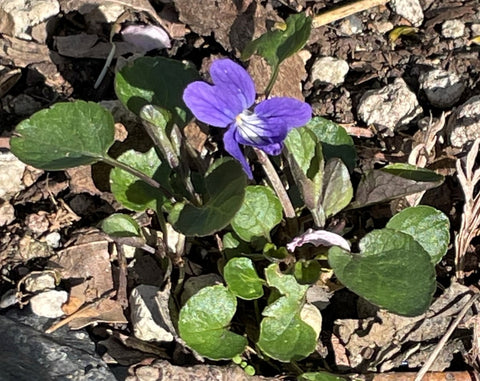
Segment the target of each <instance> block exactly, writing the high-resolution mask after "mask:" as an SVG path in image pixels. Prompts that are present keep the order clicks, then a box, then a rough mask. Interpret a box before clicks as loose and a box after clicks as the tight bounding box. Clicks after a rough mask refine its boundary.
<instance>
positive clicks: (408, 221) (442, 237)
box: [386, 205, 450, 264]
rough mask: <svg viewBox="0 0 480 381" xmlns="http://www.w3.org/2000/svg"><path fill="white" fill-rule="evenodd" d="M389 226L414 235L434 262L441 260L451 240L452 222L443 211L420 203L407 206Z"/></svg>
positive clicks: (389, 222) (394, 217)
mask: <svg viewBox="0 0 480 381" xmlns="http://www.w3.org/2000/svg"><path fill="white" fill-rule="evenodd" d="M386 227H387V228H389V229H393V230H397V231H400V232H402V233H406V234H408V235H410V236H412V237H413V239H414V240H415V241H417V242H418V243H419V244H420V245H422V247H423V248H424V249H425V251H426V252H427V253H428V254H429V255H430V257H431V261H432V263H433V264H437V263H438V262H440V260H441V259H442V257H443V256H444V255H445V253H446V252H447V248H448V243H449V242H450V222H449V220H448V217H447V216H446V215H445V214H444V213H442V212H441V211H439V210H437V209H435V208H432V207H431V206H426V205H420V206H415V207H411V208H406V209H404V210H402V211H401V212H400V213H398V214H396V215H395V216H393V217H392V218H391V219H390V221H388V223H387V226H386Z"/></svg>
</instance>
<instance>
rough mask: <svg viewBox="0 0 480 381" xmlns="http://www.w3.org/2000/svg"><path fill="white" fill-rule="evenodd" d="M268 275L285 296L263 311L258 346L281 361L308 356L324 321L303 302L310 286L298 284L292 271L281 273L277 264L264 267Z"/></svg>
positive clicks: (312, 308)
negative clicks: (291, 273) (290, 272)
mask: <svg viewBox="0 0 480 381" xmlns="http://www.w3.org/2000/svg"><path fill="white" fill-rule="evenodd" d="M265 277H266V279H267V284H268V285H269V286H270V287H275V288H276V289H277V290H278V291H279V292H280V294H282V296H281V297H280V298H278V299H277V300H275V301H274V302H273V303H272V304H270V305H268V306H267V307H266V308H265V309H264V310H263V312H262V315H263V316H264V319H263V320H262V322H261V324H260V337H259V339H258V343H257V345H258V347H259V348H260V349H261V350H262V352H264V353H265V354H267V355H268V356H270V357H272V358H274V359H277V360H279V361H284V362H288V361H292V360H299V359H302V358H305V357H307V356H308V355H309V354H311V353H312V352H313V351H314V350H315V346H316V342H317V339H318V336H319V334H320V329H321V321H322V318H321V315H320V312H319V311H318V309H316V308H315V307H313V306H310V305H308V304H304V297H305V293H306V292H307V289H308V286H307V285H300V284H298V283H297V281H296V280H295V277H294V276H293V275H286V274H282V273H281V272H280V269H279V268H278V265H276V264H272V265H270V266H269V267H268V268H267V269H266V270H265ZM286 344H288V345H286Z"/></svg>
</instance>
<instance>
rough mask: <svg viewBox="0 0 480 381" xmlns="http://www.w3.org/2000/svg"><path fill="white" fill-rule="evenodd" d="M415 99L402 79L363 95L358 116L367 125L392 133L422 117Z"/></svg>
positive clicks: (420, 109)
mask: <svg viewBox="0 0 480 381" xmlns="http://www.w3.org/2000/svg"><path fill="white" fill-rule="evenodd" d="M422 112H423V110H422V108H421V107H420V105H419V103H418V100H417V97H416V96H415V94H414V93H413V92H412V91H410V89H409V88H408V86H407V84H406V83H405V81H404V80H403V79H402V78H397V79H396V80H395V82H394V83H393V84H391V85H388V86H385V87H383V88H381V89H379V90H369V91H367V92H366V93H365V94H363V96H362V98H361V99H360V102H359V105H358V116H359V117H360V119H362V120H363V121H364V122H365V123H366V124H367V125H374V126H375V127H376V128H377V129H378V130H380V131H383V130H387V132H388V131H390V132H393V131H395V130H397V129H399V128H401V127H404V126H406V125H408V123H410V122H411V121H412V120H414V119H415V118H417V117H418V116H420V115H422Z"/></svg>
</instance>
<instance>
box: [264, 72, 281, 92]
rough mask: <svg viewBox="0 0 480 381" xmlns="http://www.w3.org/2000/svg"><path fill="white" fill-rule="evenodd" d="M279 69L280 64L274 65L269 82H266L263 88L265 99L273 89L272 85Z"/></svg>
mask: <svg viewBox="0 0 480 381" xmlns="http://www.w3.org/2000/svg"><path fill="white" fill-rule="evenodd" d="M279 70H280V65H277V66H275V68H274V69H273V73H272V76H271V77H270V82H268V85H267V88H266V89H265V99H268V97H269V96H270V92H271V91H272V89H273V85H274V84H275V81H276V80H277V77H278V72H279Z"/></svg>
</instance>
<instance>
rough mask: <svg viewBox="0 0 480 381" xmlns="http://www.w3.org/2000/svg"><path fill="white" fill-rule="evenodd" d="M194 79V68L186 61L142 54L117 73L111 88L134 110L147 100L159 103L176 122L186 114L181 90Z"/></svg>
mask: <svg viewBox="0 0 480 381" xmlns="http://www.w3.org/2000/svg"><path fill="white" fill-rule="evenodd" d="M197 79H198V72H197V70H196V69H195V68H194V67H193V66H192V65H190V64H188V63H185V62H183V61H178V60H172V59H168V58H165V57H142V58H137V59H136V60H135V61H133V62H131V63H129V64H127V65H126V66H124V67H123V68H122V69H121V70H120V71H119V72H118V73H117V75H116V76H115V92H116V94H117V97H118V99H120V101H121V102H122V103H123V104H124V105H125V106H126V107H127V108H128V109H129V110H130V111H133V112H134V113H135V114H137V115H138V114H139V113H140V110H141V108H142V107H143V106H145V105H148V104H152V105H155V106H160V107H162V108H164V109H166V110H168V111H170V112H171V113H172V115H173V117H174V121H175V123H177V124H178V125H179V126H180V125H183V124H185V123H186V122H187V121H188V119H189V118H190V114H188V109H187V107H186V106H185V104H184V103H183V100H182V95H183V90H185V87H187V85H188V84H189V83H190V82H193V81H195V80H197Z"/></svg>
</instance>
